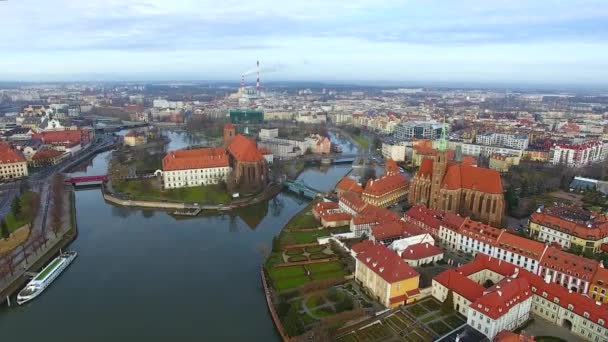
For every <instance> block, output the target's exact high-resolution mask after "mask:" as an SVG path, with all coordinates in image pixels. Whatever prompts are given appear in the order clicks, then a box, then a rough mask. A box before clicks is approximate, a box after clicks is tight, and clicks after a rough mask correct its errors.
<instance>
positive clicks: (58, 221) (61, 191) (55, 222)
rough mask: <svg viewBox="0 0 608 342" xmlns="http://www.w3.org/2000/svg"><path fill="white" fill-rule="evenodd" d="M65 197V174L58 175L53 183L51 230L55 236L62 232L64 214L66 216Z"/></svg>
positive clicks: (54, 177)
mask: <svg viewBox="0 0 608 342" xmlns="http://www.w3.org/2000/svg"><path fill="white" fill-rule="evenodd" d="M64 195H65V183H64V177H63V174H61V173H58V174H56V175H55V176H53V180H52V182H51V203H52V210H51V230H52V231H53V233H55V236H57V234H58V233H59V232H60V231H61V228H62V225H63V214H64V209H65V208H64Z"/></svg>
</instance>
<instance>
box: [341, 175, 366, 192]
mask: <svg viewBox="0 0 608 342" xmlns="http://www.w3.org/2000/svg"><path fill="white" fill-rule="evenodd" d="M345 192H354V193H356V194H358V195H361V194H362V193H363V187H362V186H361V184H359V183H357V181H356V180H354V179H353V178H350V177H344V178H342V179H340V181H339V182H338V184H336V193H337V194H338V197H342V195H344V193H345Z"/></svg>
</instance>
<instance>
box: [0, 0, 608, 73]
mask: <svg viewBox="0 0 608 342" xmlns="http://www.w3.org/2000/svg"><path fill="white" fill-rule="evenodd" d="M0 32H2V39H0V79H1V80H17V79H21V80H36V79H40V80H50V79H57V80H62V79H71V78H78V77H80V78H83V77H85V78H86V77H91V78H95V77H102V76H100V75H105V76H103V77H113V78H122V79H128V78H131V79H140V80H143V79H185V80H187V79H190V80H192V79H207V80H235V81H238V80H239V78H240V74H241V73H242V72H244V71H246V70H248V69H250V68H252V67H255V62H256V60H258V59H259V60H260V62H261V65H262V67H263V69H264V73H263V80H264V79H274V80H326V81H331V80H377V81H473V82H476V81H484V82H498V81H509V82H520V81H521V82H530V81H533V82H543V83H552V82H558V83H573V84H586V83H589V84H606V83H608V81H607V80H608V4H607V0H589V1H576V0H564V1H534V0H527V1H518V0H483V1H466V0H458V1H454V0H446V1H434V0H426V1H425V0H421V1H408V0H399V1H384V0H349V1H344V0H341V1H333V0H269V1H267V0H261V1H260V0H258V1H233V0H218V1H207V0H192V1H187V0H184V1H182V0H165V1H160V0H149V1H132V0H8V1H0Z"/></svg>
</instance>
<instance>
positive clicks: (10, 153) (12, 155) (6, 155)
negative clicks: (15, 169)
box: [0, 143, 25, 164]
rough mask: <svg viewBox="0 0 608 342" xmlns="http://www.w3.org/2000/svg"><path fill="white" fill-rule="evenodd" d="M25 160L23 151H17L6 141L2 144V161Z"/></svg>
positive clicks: (0, 154) (0, 146)
mask: <svg viewBox="0 0 608 342" xmlns="http://www.w3.org/2000/svg"><path fill="white" fill-rule="evenodd" d="M20 162H25V158H24V157H23V155H21V153H19V152H17V151H15V150H14V149H13V148H12V147H11V146H10V145H8V144H6V143H2V144H0V163H2V164H9V163H20Z"/></svg>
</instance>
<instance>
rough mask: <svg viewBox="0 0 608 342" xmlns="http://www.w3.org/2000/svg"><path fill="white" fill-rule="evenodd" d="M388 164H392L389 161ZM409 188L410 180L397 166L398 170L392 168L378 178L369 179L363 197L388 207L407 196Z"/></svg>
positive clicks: (379, 205)
mask: <svg viewBox="0 0 608 342" xmlns="http://www.w3.org/2000/svg"><path fill="white" fill-rule="evenodd" d="M393 163H394V161H393ZM386 165H387V168H388V167H389V165H392V164H391V163H389V162H387V163H386ZM395 165H396V164H395ZM387 171H388V169H387ZM408 190H409V182H408V181H407V179H405V176H404V175H402V174H401V173H399V169H398V168H397V171H396V172H395V171H394V170H390V171H388V172H386V174H385V175H384V176H382V177H380V178H378V179H370V180H368V181H367V184H366V185H365V189H363V193H362V195H361V198H362V199H363V201H364V202H366V203H369V204H371V205H375V206H377V207H382V208H386V207H389V206H391V205H393V204H395V203H399V202H400V201H402V200H404V199H405V198H407V193H408Z"/></svg>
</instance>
